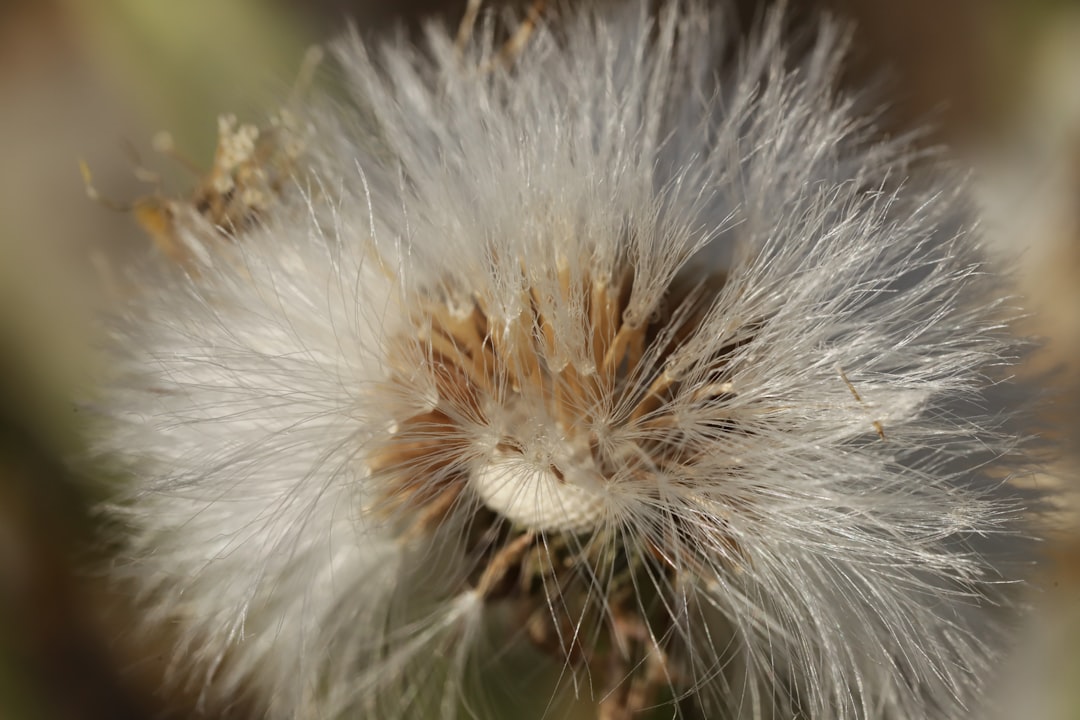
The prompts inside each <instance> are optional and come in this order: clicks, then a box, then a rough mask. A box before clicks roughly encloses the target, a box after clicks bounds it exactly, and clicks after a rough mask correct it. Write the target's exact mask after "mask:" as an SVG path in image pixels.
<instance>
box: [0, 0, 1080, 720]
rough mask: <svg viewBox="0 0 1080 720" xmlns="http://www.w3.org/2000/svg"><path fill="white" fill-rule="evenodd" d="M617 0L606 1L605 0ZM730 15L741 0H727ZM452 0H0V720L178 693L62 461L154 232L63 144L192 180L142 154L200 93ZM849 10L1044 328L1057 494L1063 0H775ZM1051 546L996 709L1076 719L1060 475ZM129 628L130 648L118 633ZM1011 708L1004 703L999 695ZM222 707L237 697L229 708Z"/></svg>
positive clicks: (803, 11) (1073, 15)
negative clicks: (98, 345)
mask: <svg viewBox="0 0 1080 720" xmlns="http://www.w3.org/2000/svg"><path fill="white" fill-rule="evenodd" d="M610 1H611V2H616V1H617V0H610ZM738 4H739V5H740V12H741V15H742V17H743V18H746V19H747V20H749V19H750V18H753V17H754V16H755V14H756V13H758V12H760V9H761V8H760V7H758V3H756V2H755V0H740V1H739V3H738ZM464 5H465V0H454V1H447V0H442V1H440V0H414V1H412V2H402V3H385V2H375V1H374V0H369V1H368V2H364V0H354V1H353V2H350V1H349V0H319V1H318V2H302V1H301V0H230V1H229V2H222V1H221V0H188V1H187V2H170V1H169V0H26V1H25V2H11V1H10V0H9V1H8V2H3V1H2V0H0V720H4V719H7V718H13V719H22V718H29V719H32V718H41V719H43V720H52V719H54V718H63V719H67V718H70V719H72V720H75V719H90V718H132V719H136V718H148V717H151V716H153V715H156V714H160V713H162V712H163V711H168V713H169V714H170V715H171V716H173V717H188V716H191V715H192V714H193V712H194V709H193V705H192V702H193V699H192V698H190V697H186V696H184V695H183V694H182V693H180V694H176V693H174V694H172V695H169V696H166V695H164V694H162V693H161V692H160V691H159V690H158V680H159V678H160V675H161V673H162V671H163V669H164V665H165V659H164V645H163V644H162V643H161V641H160V640H156V639H152V638H147V639H145V641H143V642H135V641H133V640H132V639H131V638H129V637H126V636H125V635H124V634H123V633H121V632H119V631H120V630H122V629H124V628H126V627H127V625H129V624H130V623H129V622H128V617H129V616H130V613H131V612H132V610H131V609H130V608H129V607H127V606H126V605H125V604H124V602H123V600H122V598H118V597H116V593H115V592H113V591H110V590H109V589H108V588H107V587H106V586H105V585H104V583H102V582H101V581H100V580H99V579H97V578H95V577H94V576H93V575H92V574H89V573H86V572H84V571H83V570H82V568H85V567H87V566H89V565H90V564H91V561H95V560H100V557H99V556H98V553H97V551H93V550H91V549H90V548H91V547H92V540H91V539H92V538H93V537H94V530H95V527H94V521H93V518H92V517H91V515H90V513H89V511H88V508H89V507H90V506H91V505H92V503H93V502H94V500H95V499H97V498H98V497H100V496H103V493H104V490H103V488H102V487H101V485H100V484H99V482H100V479H95V480H91V479H90V478H87V477H75V476H73V474H72V471H71V468H70V467H68V466H65V464H64V463H63V462H62V461H61V460H60V458H65V457H68V458H70V457H74V456H77V454H78V450H79V447H80V439H79V436H78V432H77V427H78V417H77V412H76V411H75V410H74V409H73V406H72V404H71V402H70V398H71V397H72V396H73V395H74V394H75V393H76V392H77V390H78V388H79V387H80V386H81V384H82V383H83V382H84V378H85V376H86V370H87V365H88V364H89V363H90V362H91V359H90V358H91V353H90V352H89V350H88V348H89V346H90V345H91V344H92V342H93V332H92V330H91V328H92V323H91V317H92V313H93V310H94V308H95V307H97V306H99V305H100V304H101V303H103V302H105V301H106V298H103V297H102V290H101V288H102V286H103V285H104V286H106V287H107V283H102V282H101V273H102V272H106V271H105V270H104V268H108V267H109V261H110V260H111V259H112V260H115V259H117V258H122V257H128V256H130V254H131V253H141V252H152V251H153V250H152V248H151V246H150V243H149V241H148V240H147V238H146V236H145V235H144V234H143V233H142V232H141V231H140V230H139V229H138V228H137V227H136V225H135V223H134V221H133V220H132V218H131V217H130V216H129V215H126V214H124V213H119V212H112V211H109V210H107V209H105V208H104V207H102V206H101V205H99V204H95V203H94V202H91V201H90V200H88V199H87V198H86V194H85V188H84V186H83V182H82V180H81V178H80V175H79V171H78V161H79V159H85V160H86V161H87V162H88V164H89V166H90V167H91V168H93V170H94V179H95V184H96V185H97V187H98V188H99V189H100V190H101V191H102V192H103V194H105V195H107V196H109V197H112V198H116V199H121V200H127V199H131V198H135V197H138V196H140V195H145V194H147V193H149V192H152V191H153V186H148V185H146V184H143V183H140V182H139V181H138V180H137V179H136V177H135V174H134V173H133V172H132V167H133V164H134V160H133V159H132V158H131V156H132V154H133V152H132V151H131V150H129V149H126V148H127V147H128V146H133V147H134V148H135V149H136V151H137V153H138V155H139V156H141V158H142V159H143V161H144V162H145V163H146V164H147V165H150V166H152V167H153V168H154V169H155V170H159V171H160V172H162V173H163V175H164V176H165V185H164V187H165V188H171V189H173V190H175V191H176V192H178V193H179V192H182V191H184V190H185V189H186V188H187V187H188V186H190V184H191V179H190V177H187V176H185V174H184V172H183V171H182V170H181V169H180V168H179V167H177V165H176V164H175V163H169V162H167V161H164V160H163V159H161V158H159V157H154V155H153V152H152V151H151V150H150V143H149V140H150V138H151V137H152V135H153V133H154V132H155V131H157V130H160V129H168V130H169V131H170V132H171V133H172V134H173V136H174V137H175V139H176V144H177V146H178V147H180V148H183V149H184V150H185V152H186V154H188V155H190V156H191V157H193V158H196V159H198V160H203V161H205V164H207V165H208V164H209V159H210V157H211V155H212V152H213V145H214V141H215V137H216V121H215V118H216V117H217V115H218V114H220V113H223V112H235V113H237V114H238V115H239V116H240V117H241V118H242V119H246V120H252V121H256V122H259V121H261V120H262V119H263V118H264V117H265V111H267V110H272V109H273V108H275V107H276V103H275V102H274V98H275V97H276V98H280V97H281V96H282V94H283V93H284V92H285V91H287V89H288V87H289V82H290V81H291V79H292V78H293V77H295V75H296V72H297V69H298V68H299V66H300V63H301V57H302V55H303V52H304V49H305V48H306V47H308V46H309V45H310V44H311V43H315V42H321V41H324V40H326V39H327V38H330V37H332V36H333V35H334V34H335V33H336V32H339V31H340V29H341V28H342V27H343V19H344V18H346V17H349V18H352V19H353V20H354V22H355V23H356V25H357V27H358V28H359V29H360V30H361V32H363V33H366V34H370V35H372V36H378V35H379V34H380V33H382V32H386V28H387V27H389V26H390V25H392V24H394V23H396V22H406V23H409V24H411V25H412V26H413V27H415V26H416V25H417V24H418V23H419V21H420V19H421V18H425V17H428V16H431V15H433V14H437V13H441V14H442V16H443V17H445V18H448V19H449V21H450V22H456V21H457V18H458V17H459V15H460V13H461V11H462V9H463V7H464ZM789 5H790V6H791V8H792V10H793V12H794V14H795V17H796V18H800V19H804V20H805V19H809V18H811V17H813V16H814V15H815V14H816V13H818V12H820V11H821V10H822V9H827V10H829V11H831V12H832V13H834V14H836V15H838V16H840V17H842V18H846V19H849V20H851V21H853V22H854V23H855V28H856V30H855V32H854V35H853V38H854V47H853V49H852V53H851V55H850V58H849V62H848V66H847V78H846V81H847V82H848V83H850V85H851V86H852V87H862V86H864V85H866V84H871V85H872V86H873V87H874V88H875V90H874V95H873V97H874V99H875V100H877V101H879V102H887V104H888V106H889V109H888V111H887V112H886V114H885V115H884V117H883V127H882V132H892V131H894V130H895V129H900V128H908V127H910V126H911V125H912V124H925V123H928V122H929V123H932V125H933V127H934V130H933V132H932V134H931V135H930V136H929V138H928V142H945V143H948V144H949V145H951V146H953V148H954V149H955V150H954V152H955V154H957V155H958V156H960V158H961V160H962V161H963V162H965V163H967V164H969V165H972V166H973V167H974V168H975V185H976V188H977V189H978V192H979V195H980V197H981V199H982V200H983V201H984V202H985V204H986V206H987V218H988V219H987V222H986V230H987V233H988V236H989V238H990V239H991V241H992V243H993V245H994V247H995V248H996V249H997V251H998V252H999V254H1000V256H1001V261H1002V262H1003V263H1004V264H1006V265H1009V266H1013V267H1016V268H1017V269H1018V273H1017V276H1018V292H1019V293H1020V294H1022V295H1024V296H1025V300H1024V302H1025V304H1026V306H1027V307H1029V308H1030V309H1031V311H1032V315H1031V318H1030V320H1029V321H1028V330H1029V331H1030V332H1032V333H1034V334H1038V335H1040V336H1042V337H1043V338H1045V348H1044V349H1043V350H1042V351H1041V352H1040V353H1039V354H1038V355H1037V356H1036V358H1035V359H1034V360H1033V363H1032V367H1030V368H1027V369H1026V370H1025V371H1030V372H1033V373H1036V372H1038V373H1042V372H1046V371H1047V370H1053V373H1052V374H1051V378H1052V385H1053V386H1052V388H1051V391H1050V392H1049V393H1048V395H1049V396H1050V397H1051V398H1052V399H1053V403H1052V404H1051V406H1050V408H1049V410H1048V411H1047V415H1046V421H1047V427H1048V433H1049V434H1052V435H1053V436H1054V437H1055V438H1056V439H1058V440H1060V441H1061V443H1062V444H1063V445H1064V446H1065V448H1066V450H1067V454H1066V455H1065V457H1064V459H1062V460H1061V461H1060V462H1057V463H1055V465H1054V466H1053V467H1050V468H1047V472H1046V474H1045V476H1044V477H1040V478H1039V479H1038V482H1040V483H1043V484H1047V485H1054V486H1059V485H1060V486H1062V487H1063V488H1064V489H1065V490H1067V491H1069V492H1070V493H1071V492H1075V491H1076V490H1077V489H1078V488H1080V482H1077V481H1076V477H1077V468H1078V467H1080V462H1078V458H1077V448H1078V446H1080V416H1078V415H1077V410H1076V408H1077V407H1080V392H1078V388H1080V363H1078V362H1077V359H1078V357H1080V4H1077V3H1074V2H1064V1H1061V0H1058V1H1053V0H953V1H952V2H948V3H942V2H933V1H931V0H909V2H903V3H900V2H882V1H881V0H789ZM1066 498H1067V499H1066V501H1065V507H1064V508H1063V513H1062V516H1061V519H1060V526H1061V529H1060V532H1058V533H1057V534H1056V535H1055V537H1053V538H1052V539H1051V541H1050V542H1048V543H1046V547H1047V560H1046V562H1045V563H1044V566H1043V570H1042V571H1041V576H1042V578H1043V580H1044V586H1045V589H1044V590H1043V591H1040V592H1039V593H1036V594H1035V597H1034V599H1033V602H1034V603H1035V604H1036V605H1037V608H1038V612H1037V613H1036V615H1035V617H1036V622H1035V623H1034V625H1033V626H1032V627H1030V628H1028V629H1027V630H1026V632H1025V642H1024V647H1023V648H1022V651H1021V655H1022V660H1018V661H1016V665H1017V667H1018V668H1022V669H1023V672H1020V671H1018V672H1017V673H1016V683H1015V687H1011V686H1010V687H1009V688H1008V689H1007V697H1003V698H1002V702H1001V704H1002V707H1003V710H1002V717H1025V718H1026V719H1027V720H1077V719H1078V718H1080V694H1078V689H1077V686H1078V685H1080V682H1078V681H1080V529H1078V525H1077V522H1076V521H1075V520H1074V519H1073V518H1074V517H1075V516H1074V515H1072V514H1071V511H1070V508H1071V507H1072V505H1070V504H1069V503H1071V496H1069V495H1066ZM136 645H138V647H136ZM1014 705H1015V707H1014ZM241 711H242V709H240V708H238V709H237V712H236V714H237V715H238V716H239V715H242V712H241Z"/></svg>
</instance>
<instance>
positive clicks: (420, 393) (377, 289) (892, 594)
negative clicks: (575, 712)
mask: <svg viewBox="0 0 1080 720" xmlns="http://www.w3.org/2000/svg"><path fill="white" fill-rule="evenodd" d="M778 25H779V23H778V22H773V23H772V24H770V25H768V26H767V29H766V30H765V31H764V32H763V33H762V34H761V36H760V37H759V38H758V40H757V41H756V43H755V44H754V45H753V47H752V48H751V49H750V50H749V51H748V52H746V53H744V54H742V55H741V56H740V60H739V61H738V62H737V68H736V69H735V70H734V71H733V72H730V73H728V74H727V75H722V76H720V79H719V80H717V79H715V75H714V73H715V71H716V68H717V66H718V61H719V58H720V57H721V56H722V54H723V51H724V47H723V42H721V41H720V40H719V38H720V37H722V36H723V34H724V30H725V28H724V27H723V22H722V19H721V17H720V16H719V15H717V14H715V13H710V12H707V11H705V10H703V9H701V8H700V7H698V6H697V5H696V4H694V3H674V4H670V5H668V6H666V7H665V8H664V9H663V10H662V11H661V12H660V13H659V15H658V16H656V17H655V18H654V19H653V20H650V19H649V16H648V15H647V13H646V12H645V11H644V10H643V9H642V8H641V7H638V6H634V5H633V4H631V6H629V7H628V6H622V7H621V8H620V9H618V10H616V11H610V12H600V13H597V11H593V10H576V9H572V8H569V7H566V8H563V9H562V12H561V17H560V22H559V23H558V25H557V28H556V29H549V28H546V27H544V26H540V27H539V28H538V29H537V30H536V32H535V33H534V34H533V36H532V37H531V38H530V40H529V43H528V46H527V47H526V48H525V49H524V50H523V51H522V52H521V53H520V55H519V56H518V57H516V58H515V59H514V61H513V63H512V66H509V67H506V66H504V65H502V64H499V63H498V62H496V61H495V60H496V56H497V55H498V48H497V47H496V43H495V42H494V41H493V40H492V37H493V31H485V32H481V33H478V35H479V39H478V40H476V41H475V42H474V43H472V44H471V45H470V46H469V47H466V48H465V49H464V52H459V51H458V49H456V48H455V46H454V42H453V39H452V37H451V36H450V35H448V34H447V32H446V31H444V30H442V29H437V28H436V29H432V30H431V31H430V33H429V37H428V47H427V48H426V49H425V50H424V51H422V52H421V51H417V50H414V49H410V48H408V47H404V46H402V44H400V43H391V44H388V45H384V46H381V47H378V48H376V49H375V50H373V51H369V50H366V49H364V48H363V47H362V46H361V45H360V44H359V42H357V41H350V42H345V43H343V44H342V45H341V47H340V48H339V60H340V63H341V66H342V67H343V69H344V71H345V76H346V78H347V83H346V84H347V87H348V89H349V92H350V93H351V104H346V105H345V106H342V105H338V106H336V107H335V109H334V110H333V111H320V112H318V113H314V115H313V117H312V118H309V119H308V120H310V122H311V123H313V126H314V128H315V130H314V132H313V133H312V134H311V135H310V138H309V144H310V148H309V152H308V158H307V159H308V161H309V162H310V164H311V165H312V167H311V168H310V173H309V174H306V175H303V177H308V178H315V181H314V182H309V183H308V184H305V185H304V186H303V187H302V188H301V189H302V190H303V192H301V193H297V195H302V200H301V201H293V200H290V199H288V197H286V196H283V198H282V199H281V203H280V205H281V207H279V208H277V209H275V210H273V211H271V212H268V213H267V215H266V217H265V218H264V219H263V221H262V222H261V223H260V224H259V226H258V227H253V228H250V229H248V230H247V231H245V232H243V233H242V234H240V236H239V237H238V238H236V239H235V241H229V242H222V243H218V244H216V245H215V244H208V243H207V242H206V241H205V239H199V238H197V237H188V238H187V240H186V241H187V242H188V243H189V244H191V245H192V246H193V247H195V246H197V247H198V252H195V253H194V254H195V255H196V256H197V258H198V260H197V262H196V263H195V265H196V267H195V268H194V269H192V268H191V267H188V268H182V267H180V266H165V267H163V268H161V269H160V271H159V272H157V273H154V274H152V273H150V271H147V270H142V271H140V272H141V273H142V274H141V275H138V276H137V278H136V280H135V282H136V284H137V286H138V287H137V292H136V295H135V298H134V299H133V301H132V302H131V303H130V307H129V308H128V310H127V311H126V312H125V313H124V314H123V316H122V317H121V318H119V319H118V321H117V322H116V323H115V325H114V326H113V329H112V336H111V342H110V346H109V353H110V361H111V363H112V364H113V367H114V368H115V372H113V373H112V376H111V377H109V378H108V379H107V380H105V381H104V382H103V387H102V389H101V391H100V397H99V399H98V400H97V401H95V404H94V407H95V409H96V410H97V411H98V413H99V415H100V419H101V423H100V426H99V430H100V438H99V446H100V450H101V452H102V453H103V454H105V455H107V456H109V457H110V458H113V459H114V460H115V461H117V463H118V464H119V465H120V466H121V467H122V468H124V470H125V473H126V474H127V475H128V477H129V478H130V491H128V492H127V493H126V494H125V496H124V497H121V498H118V499H117V501H116V502H115V503H114V504H113V505H110V507H109V512H110V513H112V514H113V516H114V517H116V518H118V519H120V520H122V522H123V524H124V527H125V542H124V547H123V550H122V552H121V555H120V560H119V561H118V562H117V564H116V568H115V572H116V574H117V575H119V576H122V577H125V578H128V579H130V580H131V581H133V582H134V584H135V586H136V587H137V588H138V589H139V590H140V591H141V593H142V594H143V595H144V596H145V601H146V608H147V609H146V619H147V620H148V621H149V622H153V623H158V622H177V623H178V624H179V628H180V630H179V638H180V643H179V646H178V649H177V657H178V663H179V664H180V665H181V666H183V667H186V668H195V670H193V671H189V674H188V676H187V677H189V678H191V679H193V680H194V681H195V682H197V683H198V684H199V685H200V687H202V688H203V689H204V691H205V694H206V697H207V698H208V700H211V701H214V702H218V703H221V702H226V703H227V702H228V700H229V699H230V698H237V697H240V696H242V695H243V694H245V693H250V694H251V696H252V697H253V698H254V699H255V705H256V706H257V707H258V708H259V711H260V712H264V713H265V714H266V716H267V717H272V718H293V717H326V718H332V717H371V718H405V717H451V716H453V715H455V714H464V715H467V716H468V715H472V716H477V717H482V718H483V717H500V716H503V715H500V713H507V714H506V715H505V716H513V717H519V716H521V717H528V716H532V717H541V716H545V715H546V716H549V717H560V716H561V715H562V713H563V712H565V711H566V710H565V709H566V707H567V703H568V702H578V701H580V702H595V703H597V706H598V708H599V710H598V712H599V713H600V716H601V717H603V718H612V719H613V718H620V717H629V716H630V714H631V713H633V712H637V711H642V710H644V709H645V708H649V707H652V706H666V707H665V709H662V710H660V711H659V712H660V716H661V717H671V716H672V715H673V714H676V715H678V716H680V717H687V718H694V717H704V718H791V717H808V718H818V719H822V720H824V719H830V720H836V719H839V720H849V719H854V718H898V719H899V718H924V717H925V718H968V717H978V716H979V712H978V710H977V707H978V703H979V699H980V696H981V693H982V692H983V690H984V684H985V682H986V679H987V674H988V672H989V670H990V669H991V667H992V665H993V664H994V662H995V658H996V653H998V652H1000V651H1001V638H1000V637H999V634H1000V633H999V631H998V630H997V628H996V625H995V621H994V620H993V619H992V618H991V613H990V611H989V610H988V609H987V606H988V604H989V603H990V600H991V598H993V597H995V596H996V594H997V593H996V591H992V586H993V585H994V584H995V583H996V582H998V581H1000V580H1001V579H1002V577H1003V576H1002V570H1001V568H1003V567H1005V566H1004V565H1002V564H1001V563H1002V561H1003V560H1005V559H1007V558H1006V557H1005V556H1004V555H1003V550H1004V549H1008V548H1009V547H1010V544H1009V543H1008V542H1005V543H997V542H995V543H991V542H990V538H991V537H994V538H998V537H999V536H1002V533H1003V532H1004V531H1006V530H1009V529H1010V528H1009V526H1010V524H1011V522H1012V520H1011V516H1012V515H1013V514H1014V513H1015V511H1016V510H1018V505H1017V500H1016V499H1015V497H1014V494H1013V493H1012V492H1011V491H1010V489H1009V486H1008V485H1007V484H1006V483H1005V479H1006V478H1007V477H1008V474H1009V473H1010V472H1015V471H1016V470H1017V468H1020V467H1022V463H1018V461H1017V460H1016V459H1015V458H1012V457H1011V456H1012V455H1014V454H1015V453H1014V450H1015V446H1016V444H1017V443H1016V437H1015V436H1014V435H1012V434H1011V433H1012V431H1011V430H1010V423H1012V422H1013V419H1012V416H1011V415H1010V413H1009V412H1008V410H1007V408H1003V407H1001V406H1000V404H999V397H998V396H1001V397H1005V396H1006V395H1007V393H1006V392H1004V390H1005V389H1006V388H1005V386H1004V385H995V384H994V383H995V380H994V379H993V378H994V371H993V366H996V365H1001V364H1005V363H1006V362H1007V361H1008V358H1009V356H1011V355H1014V354H1015V351H1014V349H1013V346H1012V343H1011V341H1010V340H1009V338H1008V334H1007V332H1006V331H1005V330H1004V329H1003V327H1002V325H1001V316H1000V312H999V307H998V306H999V305H1000V299H999V298H1000V295H999V294H998V293H999V290H998V288H997V286H996V283H995V282H994V280H993V279H992V278H991V277H990V276H989V275H987V274H986V273H985V272H984V271H983V270H982V269H981V262H982V260H981V254H980V250H979V248H978V243H977V239H976V237H975V236H974V235H973V234H972V233H971V232H969V231H968V229H966V228H965V224H966V206H965V203H964V202H963V199H962V196H961V194H960V192H959V191H957V190H956V189H955V186H956V185H957V183H956V182H955V178H953V177H951V176H949V175H948V174H947V173H945V172H944V171H941V172H940V174H941V175H942V177H939V178H938V179H937V180H934V179H932V178H930V179H928V178H929V177H930V176H929V171H933V170H934V168H926V167H920V168H915V169H912V168H911V167H909V162H910V157H909V156H908V154H907V153H908V151H907V150H906V149H905V148H904V146H903V145H902V143H899V142H892V143H874V142H872V141H871V140H870V137H871V131H870V129H869V128H868V127H867V126H866V125H865V124H862V123H860V122H859V121H858V120H857V119H856V118H854V117H853V116H852V110H851V103H850V102H849V101H847V100H845V99H844V98H842V97H840V96H838V94H837V93H836V92H835V90H834V88H833V82H834V78H835V76H836V73H837V63H838V59H839V50H838V47H837V42H836V38H835V33H833V32H832V31H830V30H829V29H828V28H826V29H825V30H823V31H822V32H821V33H820V36H819V39H818V41H817V43H816V45H815V46H814V47H813V48H812V51H811V52H810V53H809V54H808V55H807V57H806V59H805V60H804V61H802V62H801V63H793V62H792V61H791V58H790V57H788V56H787V55H786V54H785V52H784V51H783V50H782V48H781V47H780V44H779V35H780V33H779V32H778V29H777V28H778ZM180 230H183V228H180ZM1003 537H1006V538H1007V537H1008V536H1007V535H1004V536H1003ZM1005 577H1006V579H1007V577H1008V576H1007V575H1006V576H1005ZM515 658H516V660H515ZM514 662H519V663H525V664H526V666H527V667H528V668H529V670H528V671H526V672H524V673H522V672H520V671H519V672H516V673H515V672H512V671H511V672H502V673H500V668H503V669H504V670H505V668H507V667H509V666H511V665H512V664H513V663H514ZM545 667H546V668H547V669H546V670H545V669H543V668H545ZM538 668H540V669H538ZM521 678H525V679H521ZM514 682H517V683H520V684H521V686H522V687H527V689H528V691H529V692H531V693H532V694H531V695H530V697H531V698H532V700H531V701H530V703H531V704H530V703H526V704H525V707H524V709H522V708H520V707H518V708H516V709H515V710H514V711H513V712H514V713H516V714H513V715H510V714H509V712H510V711H508V710H506V709H505V708H504V709H502V710H500V709H499V708H500V707H501V705H500V703H501V704H503V705H505V704H507V703H511V704H512V701H513V699H514V695H515V694H516V693H517V692H518V691H517V690H516V689H512V690H506V687H512V688H517V687H518V686H517V685H511V686H508V685H507V683H514ZM500 689H501V692H500ZM537 698H539V700H537ZM575 699H576V700H575ZM619 713H623V714H619Z"/></svg>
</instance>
